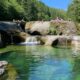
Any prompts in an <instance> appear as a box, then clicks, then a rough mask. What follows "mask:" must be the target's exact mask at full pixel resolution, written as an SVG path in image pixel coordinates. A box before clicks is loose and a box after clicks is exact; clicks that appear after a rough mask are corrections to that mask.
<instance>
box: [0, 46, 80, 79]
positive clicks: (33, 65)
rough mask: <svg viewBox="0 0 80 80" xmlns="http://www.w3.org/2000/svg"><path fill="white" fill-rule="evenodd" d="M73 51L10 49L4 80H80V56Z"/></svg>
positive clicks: (5, 51)
mask: <svg viewBox="0 0 80 80" xmlns="http://www.w3.org/2000/svg"><path fill="white" fill-rule="evenodd" d="M74 52H75V51H74V49H72V48H53V47H50V46H13V45H12V46H7V47H6V48H2V49H0V60H6V61H8V63H9V65H8V67H7V69H6V72H5V74H4V75H2V76H0V80H80V56H79V53H80V52H79V51H78V52H76V53H77V54H78V56H75V55H73V53H74Z"/></svg>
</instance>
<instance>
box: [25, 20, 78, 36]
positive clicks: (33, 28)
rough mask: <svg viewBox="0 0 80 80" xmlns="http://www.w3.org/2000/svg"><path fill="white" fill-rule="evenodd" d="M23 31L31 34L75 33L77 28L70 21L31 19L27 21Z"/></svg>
mask: <svg viewBox="0 0 80 80" xmlns="http://www.w3.org/2000/svg"><path fill="white" fill-rule="evenodd" d="M25 31H26V32H29V33H30V34H31V35H32V34H33V33H35V35H38V34H41V35H47V34H48V35H76V34H77V29H76V26H75V24H74V22H72V21H64V20H61V21H56V20H53V21H33V22H27V23H26V25H25Z"/></svg>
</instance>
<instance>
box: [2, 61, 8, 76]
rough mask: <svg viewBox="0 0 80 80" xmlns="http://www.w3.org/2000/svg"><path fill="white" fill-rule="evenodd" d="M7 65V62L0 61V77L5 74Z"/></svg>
mask: <svg viewBox="0 0 80 80" xmlns="http://www.w3.org/2000/svg"><path fill="white" fill-rule="evenodd" d="M7 65H8V62H7V61H0V75H2V74H3V73H4V72H5V69H6V66H7Z"/></svg>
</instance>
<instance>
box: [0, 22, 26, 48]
mask: <svg viewBox="0 0 80 80" xmlns="http://www.w3.org/2000/svg"><path fill="white" fill-rule="evenodd" d="M26 36H27V33H25V32H23V30H22V27H21V26H20V23H16V22H0V47H3V46H4V45H7V44H11V43H19V42H22V41H25V38H26Z"/></svg>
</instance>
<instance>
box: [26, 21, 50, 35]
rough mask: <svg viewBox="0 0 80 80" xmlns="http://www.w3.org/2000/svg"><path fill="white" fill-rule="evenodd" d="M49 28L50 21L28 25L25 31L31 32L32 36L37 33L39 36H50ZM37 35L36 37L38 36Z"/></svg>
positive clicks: (29, 23)
mask: <svg viewBox="0 0 80 80" xmlns="http://www.w3.org/2000/svg"><path fill="white" fill-rule="evenodd" d="M49 27H50V22H49V21H45V22H43V21H35V22H28V23H26V26H25V30H26V32H28V31H29V32H30V33H31V34H32V33H34V32H37V33H38V34H41V35H46V34H48V30H49ZM37 33H36V34H35V35H37Z"/></svg>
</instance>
